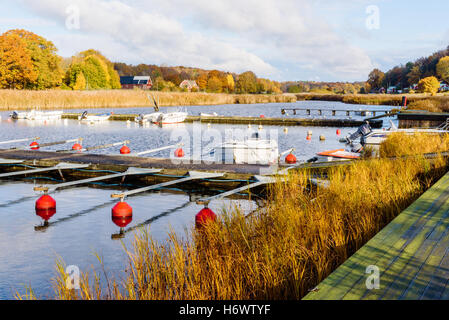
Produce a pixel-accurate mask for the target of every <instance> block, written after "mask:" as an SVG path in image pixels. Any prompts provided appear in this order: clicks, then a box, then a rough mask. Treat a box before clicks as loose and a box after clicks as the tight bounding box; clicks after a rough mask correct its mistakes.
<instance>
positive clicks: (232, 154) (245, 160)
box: [213, 138, 279, 165]
mask: <svg viewBox="0 0 449 320" xmlns="http://www.w3.org/2000/svg"><path fill="white" fill-rule="evenodd" d="M213 153H214V154H215V161H217V162H219V163H225V164H262V165H272V164H277V163H278V162H279V149H278V144H277V141H276V140H261V139H258V138H250V139H247V140H241V141H237V140H230V141H226V142H224V143H223V144H222V145H220V146H218V147H215V149H214V150H213Z"/></svg>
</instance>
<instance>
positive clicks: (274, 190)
mask: <svg viewBox="0 0 449 320" xmlns="http://www.w3.org/2000/svg"><path fill="white" fill-rule="evenodd" d="M446 167H447V163H446V160H445V159H443V158H441V157H439V158H437V159H434V160H432V161H430V160H426V159H424V158H422V157H413V158H407V159H398V160H394V161H393V160H388V159H374V160H367V161H359V162H357V163H355V164H353V165H349V166H345V167H336V168H333V169H331V170H330V171H329V172H328V178H329V181H330V184H329V186H328V187H326V188H324V187H323V188H318V189H316V190H315V189H314V190H310V189H307V188H304V186H306V185H307V181H308V179H309V178H310V174H309V173H308V172H295V173H292V174H291V175H290V177H289V179H288V181H287V182H278V183H276V184H275V185H273V186H272V187H270V190H269V191H270V192H269V197H268V201H267V202H266V207H265V208H264V209H263V210H261V211H259V212H258V213H255V214H252V215H251V216H246V217H245V216H244V214H243V213H242V212H240V211H239V210H238V209H235V210H228V211H225V212H223V213H222V214H221V215H220V218H219V221H218V222H216V223H212V224H210V225H208V226H207V228H205V229H204V230H202V231H192V234H190V235H187V237H184V238H183V239H180V238H178V236H176V235H175V234H174V233H171V234H170V237H169V240H168V241H167V242H164V243H159V242H157V241H154V240H153V239H152V238H151V236H150V233H149V232H148V230H143V231H140V232H139V233H136V235H135V239H134V242H133V248H132V249H131V250H129V251H127V253H128V256H129V266H128V268H127V273H126V275H125V280H124V281H123V282H122V283H121V284H120V285H117V284H116V283H115V282H113V283H112V284H109V283H107V287H108V288H109V289H108V291H107V293H103V292H102V289H101V288H102V287H103V288H104V287H106V286H105V285H103V286H101V285H100V284H99V282H98V281H99V280H98V279H99V276H98V275H97V274H96V273H95V272H94V275H93V277H92V276H91V277H89V276H88V275H87V273H84V274H83V276H82V279H81V282H82V284H81V288H82V289H81V290H78V291H73V290H68V289H66V288H65V286H64V284H65V280H66V274H65V273H64V268H63V267H58V270H57V271H58V272H57V276H56V281H55V298H57V299H100V298H101V299H149V300H159V299H164V300H165V299H187V300H189V299H193V300H198V299H200V300H204V299H238V300H240V299H257V300H259V299H268V300H271V299H300V298H302V297H303V296H304V295H305V294H307V292H308V290H310V289H311V288H314V287H315V286H316V285H317V284H318V283H319V282H320V281H321V280H323V279H324V278H325V277H326V276H328V275H329V274H330V273H331V272H332V271H333V270H335V268H337V267H338V266H339V265H340V264H341V263H343V262H344V261H345V260H346V259H347V258H348V257H349V256H350V255H352V254H353V253H354V252H355V251H356V250H358V249H359V248H360V247H361V246H362V245H363V244H365V243H366V242H367V241H368V240H369V239H370V238H371V237H373V236H374V235H375V234H376V233H377V232H378V231H379V230H381V229H382V228H383V227H384V226H385V225H386V224H387V223H389V222H390V221H391V220H392V219H393V218H394V217H396V216H397V215H398V214H399V213H400V212H401V211H402V210H404V209H405V208H406V207H407V206H409V205H410V204H411V203H412V202H413V201H414V200H415V199H416V198H417V197H418V196H419V195H420V194H422V193H423V192H424V191H425V190H426V189H427V188H429V187H430V186H431V185H432V184H433V183H434V182H435V181H436V180H437V179H439V178H440V177H441V176H442V175H443V174H444V173H445V171H446ZM91 279H92V280H91ZM29 296H30V295H28V297H29ZM31 297H32V295H31Z"/></svg>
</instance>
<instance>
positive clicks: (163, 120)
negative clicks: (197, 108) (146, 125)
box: [152, 112, 188, 125]
mask: <svg viewBox="0 0 449 320" xmlns="http://www.w3.org/2000/svg"><path fill="white" fill-rule="evenodd" d="M187 116H188V113H187V112H169V113H160V114H159V116H158V117H157V119H156V120H155V121H154V120H153V121H152V122H153V123H155V124H159V125H162V124H174V123H182V122H184V121H185V120H186V118H187Z"/></svg>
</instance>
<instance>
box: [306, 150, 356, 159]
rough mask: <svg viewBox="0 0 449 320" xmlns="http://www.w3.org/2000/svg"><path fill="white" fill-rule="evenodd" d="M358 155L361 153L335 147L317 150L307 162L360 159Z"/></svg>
mask: <svg viewBox="0 0 449 320" xmlns="http://www.w3.org/2000/svg"><path fill="white" fill-rule="evenodd" d="M360 156H361V154H360V153H359V152H353V151H348V150H345V149H337V150H329V151H323V152H319V153H317V156H316V157H315V158H312V159H311V160H309V161H308V162H332V161H351V160H357V159H360Z"/></svg>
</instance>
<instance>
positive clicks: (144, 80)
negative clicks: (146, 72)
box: [120, 76, 153, 90]
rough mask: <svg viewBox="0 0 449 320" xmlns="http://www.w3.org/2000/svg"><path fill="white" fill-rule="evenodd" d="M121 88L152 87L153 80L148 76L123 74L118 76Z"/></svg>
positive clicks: (147, 88)
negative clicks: (123, 75)
mask: <svg viewBox="0 0 449 320" xmlns="http://www.w3.org/2000/svg"><path fill="white" fill-rule="evenodd" d="M120 84H121V85H122V89H134V88H140V89H143V90H145V89H146V90H149V89H151V87H153V81H152V80H151V77H150V76H125V77H120Z"/></svg>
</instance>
